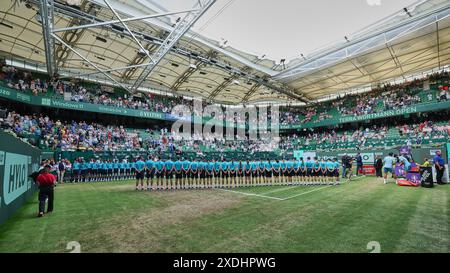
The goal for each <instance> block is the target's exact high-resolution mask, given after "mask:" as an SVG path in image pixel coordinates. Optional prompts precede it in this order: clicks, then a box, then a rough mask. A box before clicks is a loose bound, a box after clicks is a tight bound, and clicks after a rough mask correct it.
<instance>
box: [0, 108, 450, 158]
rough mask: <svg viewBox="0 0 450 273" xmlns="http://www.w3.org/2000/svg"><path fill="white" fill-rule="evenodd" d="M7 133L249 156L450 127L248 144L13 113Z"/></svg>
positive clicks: (445, 131) (442, 132) (46, 143)
mask: <svg viewBox="0 0 450 273" xmlns="http://www.w3.org/2000/svg"><path fill="white" fill-rule="evenodd" d="M0 125H1V127H2V128H3V130H6V131H10V132H12V133H14V134H16V135H17V136H19V137H22V138H26V139H27V140H28V141H29V142H30V143H31V144H33V145H36V146H39V145H40V146H42V147H44V148H48V149H52V150H62V151H75V150H92V151H156V152H166V151H169V152H171V153H181V152H185V151H194V152H198V153H201V152H202V151H203V150H205V149H207V150H209V151H217V152H226V151H239V152H244V153H254V152H257V151H258V152H264V151H274V150H275V149H281V150H296V149H302V148H304V147H305V146H309V145H311V144H314V145H321V144H339V143H352V145H354V147H352V148H361V149H363V148H364V147H365V146H366V142H367V141H368V140H370V141H374V140H380V141H383V140H385V139H386V138H387V137H388V132H389V130H395V135H394V137H395V138H399V139H400V140H403V141H404V142H405V143H404V144H409V145H412V144H419V145H420V144H422V141H423V140H427V139H428V140H430V139H431V140H433V139H442V138H444V139H446V138H448V136H449V135H450V124H449V123H448V122H445V123H438V124H436V123H434V122H432V121H431V120H426V121H424V122H420V123H417V124H409V125H408V124H404V125H397V126H395V125H393V126H391V127H388V126H387V125H371V126H368V127H363V128H360V129H353V130H350V129H347V130H342V129H341V130H338V129H336V130H326V131H323V132H318V131H314V130H308V131H306V132H301V133H299V134H286V135H281V137H275V138H263V139H261V138H260V139H258V140H252V139H249V136H248V135H247V136H239V135H235V136H234V139H227V138H217V136H216V135H214V134H210V135H208V134H200V133H194V134H192V135H187V136H186V135H182V134H180V133H175V132H171V131H170V130H169V129H167V128H160V129H142V130H137V129H127V128H125V127H124V126H113V125H109V126H105V125H102V124H99V123H94V122H92V123H89V122H85V121H61V120H58V119H52V118H50V117H48V116H46V115H43V114H30V115H21V114H19V113H16V112H14V111H11V112H9V113H8V115H7V116H6V118H0Z"/></svg>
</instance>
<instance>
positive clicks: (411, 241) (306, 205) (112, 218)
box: [0, 177, 450, 252]
mask: <svg viewBox="0 0 450 273" xmlns="http://www.w3.org/2000/svg"><path fill="white" fill-rule="evenodd" d="M133 189H134V185H133V181H124V182H99V183H90V184H65V185H62V186H58V187H57V188H56V193H55V195H56V201H55V202H56V203H55V212H54V213H53V214H52V215H46V216H44V217H43V218H36V213H37V200H36V198H34V199H32V200H30V202H29V203H28V204H26V205H25V206H24V207H23V208H22V209H21V210H20V211H19V212H18V213H17V214H16V215H15V216H14V217H13V218H12V219H10V220H9V221H7V222H6V223H5V224H3V225H2V226H0V252H69V250H67V249H66V246H67V243H68V242H70V241H77V242H79V243H80V245H81V251H82V252H370V250H368V249H367V244H368V243H369V242H370V241H377V242H379V243H380V246H381V252H449V251H450V233H449V223H450V222H449V220H450V201H449V200H450V196H449V193H450V187H449V186H438V187H435V188H433V189H425V188H407V187H399V186H396V185H395V184H393V183H391V184H388V185H383V182H382V181H380V180H379V179H375V178H369V177H367V178H362V179H359V180H356V181H352V182H350V183H345V184H343V185H340V186H314V187H312V186H309V187H306V186H297V187H287V186H284V187H283V186H277V187H257V188H240V189H232V190H226V191H225V190H203V191H172V192H136V191H134V190H133Z"/></svg>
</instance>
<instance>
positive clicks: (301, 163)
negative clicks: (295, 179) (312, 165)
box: [298, 157, 308, 184]
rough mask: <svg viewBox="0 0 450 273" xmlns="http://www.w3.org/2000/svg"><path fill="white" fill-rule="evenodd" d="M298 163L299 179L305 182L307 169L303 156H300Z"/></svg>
mask: <svg viewBox="0 0 450 273" xmlns="http://www.w3.org/2000/svg"><path fill="white" fill-rule="evenodd" d="M298 164H299V173H300V174H299V175H300V180H301V181H302V182H305V181H306V179H307V178H306V176H307V174H308V169H307V168H306V162H305V160H304V159H303V157H300V161H299V162H298ZM302 184H303V183H302Z"/></svg>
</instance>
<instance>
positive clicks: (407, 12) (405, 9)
mask: <svg viewBox="0 0 450 273" xmlns="http://www.w3.org/2000/svg"><path fill="white" fill-rule="evenodd" d="M403 10H404V11H405V12H406V14H408V16H409V17H412V15H411V13H410V12H409V10H408V9H407V8H403Z"/></svg>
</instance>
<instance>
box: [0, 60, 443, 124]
mask: <svg viewBox="0 0 450 273" xmlns="http://www.w3.org/2000/svg"><path fill="white" fill-rule="evenodd" d="M0 67H1V74H0V79H3V81H4V82H5V84H6V85H7V86H8V87H10V88H14V89H16V90H22V91H27V90H29V91H31V92H32V93H33V94H35V95H38V94H39V93H51V92H53V93H54V94H57V95H60V96H62V97H64V98H65V99H70V100H71V101H76V102H86V103H93V104H101V105H106V106H114V107H120V108H129V109H139V110H147V111H153V112H162V113H170V112H171V111H172V109H173V107H174V106H176V105H184V106H187V107H189V109H190V110H191V111H194V112H195V111H196V110H197V109H195V108H194V107H193V105H194V103H193V101H192V100H188V99H186V98H184V97H181V96H180V97H176V96H163V95H159V94H151V93H145V94H144V93H139V94H137V95H130V94H127V93H126V92H124V93H123V94H120V95H117V94H116V95H114V94H115V93H114V91H109V92H108V91H107V90H103V89H104V88H102V87H101V86H99V85H95V84H94V85H92V84H90V85H89V84H87V85H86V84H84V83H76V82H74V81H64V80H61V79H59V78H58V77H52V78H51V79H50V78H46V76H44V75H38V74H35V73H31V72H27V71H25V70H20V69H17V68H16V67H12V66H7V65H5V64H4V63H0ZM449 78H450V77H449V72H439V73H434V74H431V75H429V76H428V77H426V78H423V79H415V80H413V81H407V82H404V83H401V84H386V85H383V86H380V87H377V88H373V89H372V90H371V91H370V92H368V93H364V94H357V95H351V96H345V97H343V98H338V99H336V100H334V101H331V102H323V103H317V104H315V105H313V106H307V107H284V108H282V109H281V111H280V112H281V115H280V123H281V125H294V124H303V123H307V122H314V123H318V122H321V121H323V120H326V119H330V118H333V114H336V113H339V114H340V115H344V116H347V115H353V116H359V115H364V114H371V113H376V112H381V111H386V110H396V109H400V108H402V107H406V106H410V105H413V104H416V103H421V102H427V101H433V100H437V101H444V100H448V99H450V94H449V92H448V85H449V84H448V80H449ZM426 80H427V81H428V82H429V83H430V84H435V83H438V84H440V85H439V89H440V90H439V91H438V92H436V94H433V93H431V92H430V93H428V95H427V98H426V99H423V98H421V97H420V96H418V95H417V93H418V92H420V91H421V90H423V85H424V82H425V81H426ZM89 86H90V87H89ZM65 94H66V95H65ZM64 95H65V96H64ZM206 105H207V103H206V102H205V101H203V102H202V106H203V107H205V106H206ZM333 111H337V112H336V113H335V112H333ZM197 114H198V113H197ZM242 119H243V118H242V117H239V116H234V117H232V118H231V119H230V121H233V120H234V121H242ZM251 122H252V121H250V123H251Z"/></svg>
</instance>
